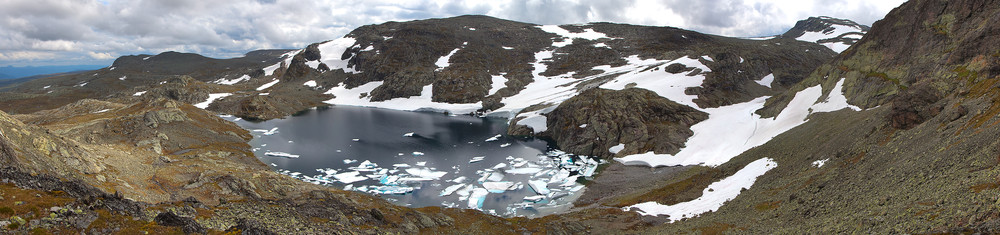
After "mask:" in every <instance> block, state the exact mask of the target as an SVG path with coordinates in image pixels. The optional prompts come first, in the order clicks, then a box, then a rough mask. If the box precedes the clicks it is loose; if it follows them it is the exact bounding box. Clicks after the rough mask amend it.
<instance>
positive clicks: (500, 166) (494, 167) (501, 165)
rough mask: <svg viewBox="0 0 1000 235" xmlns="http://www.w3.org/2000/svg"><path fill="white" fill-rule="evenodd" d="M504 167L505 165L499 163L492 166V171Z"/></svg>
mask: <svg viewBox="0 0 1000 235" xmlns="http://www.w3.org/2000/svg"><path fill="white" fill-rule="evenodd" d="M504 167H507V163H503V162H501V163H499V164H497V165H496V166H493V169H500V168H504Z"/></svg>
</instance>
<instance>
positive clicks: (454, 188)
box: [440, 184, 465, 197]
mask: <svg viewBox="0 0 1000 235" xmlns="http://www.w3.org/2000/svg"><path fill="white" fill-rule="evenodd" d="M463 186H465V184H456V185H452V186H448V187H447V188H444V191H441V194H440V196H442V197H444V196H448V195H451V194H452V193H455V191H458V189H460V188H462V187H463Z"/></svg>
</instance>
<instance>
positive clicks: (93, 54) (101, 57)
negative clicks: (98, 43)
mask: <svg viewBox="0 0 1000 235" xmlns="http://www.w3.org/2000/svg"><path fill="white" fill-rule="evenodd" d="M87 56H90V58H94V59H96V60H110V59H114V58H115V57H114V56H111V54H109V53H98V52H93V51H88V52H87Z"/></svg>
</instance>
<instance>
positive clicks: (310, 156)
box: [221, 106, 604, 217]
mask: <svg viewBox="0 0 1000 235" xmlns="http://www.w3.org/2000/svg"><path fill="white" fill-rule="evenodd" d="M221 117H222V118H224V119H227V120H230V121H234V122H236V123H237V124H239V125H240V126H242V127H243V128H245V129H247V130H250V132H251V133H252V134H253V136H254V139H253V140H252V141H250V145H251V146H252V147H253V151H254V153H255V154H256V155H257V158H258V159H260V160H261V161H262V162H264V163H265V164H268V165H270V166H271V167H272V168H273V169H275V170H276V171H278V172H280V173H282V174H285V175H289V176H292V177H295V178H297V179H301V180H304V181H307V182H311V183H314V184H321V185H327V186H330V187H337V188H342V189H345V190H353V191H359V192H365V193H368V194H372V195H376V196H379V197H382V198H384V199H386V200H388V201H390V202H393V203H396V204H399V205H404V206H409V207H427V206H445V207H451V208H463V209H465V208H472V209H479V210H482V211H484V212H487V213H491V214H494V215H498V216H506V217H511V216H529V217H535V216H544V215H547V214H552V213H559V212H563V211H566V210H568V209H569V208H570V207H572V202H573V200H575V199H576V198H577V197H579V195H580V194H581V193H582V192H583V190H584V186H583V184H581V182H585V181H586V179H587V178H589V177H591V176H593V174H594V172H595V171H596V170H597V167H598V165H600V164H602V163H604V161H602V160H599V159H596V158H590V157H585V156H574V155H571V154H566V153H564V152H561V151H559V150H556V149H554V145H553V144H551V143H549V142H547V141H543V140H540V139H534V138H515V137H508V136H506V135H503V134H502V133H505V132H506V130H507V122H508V120H507V119H503V118H486V117H476V116H470V115H447V114H442V113H433V112H409V111H398V110H389V109H378V108H367V107H354V106H332V107H322V108H317V109H310V110H307V111H303V112H301V113H299V114H296V115H294V116H291V117H287V118H285V119H275V120H270V121H264V122H250V121H246V120H242V119H240V118H237V117H233V116H228V115H223V116H221Z"/></svg>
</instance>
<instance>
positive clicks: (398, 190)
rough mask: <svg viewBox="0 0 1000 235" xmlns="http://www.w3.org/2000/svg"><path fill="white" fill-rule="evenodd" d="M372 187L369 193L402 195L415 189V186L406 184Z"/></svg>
mask: <svg viewBox="0 0 1000 235" xmlns="http://www.w3.org/2000/svg"><path fill="white" fill-rule="evenodd" d="M370 188H371V189H369V190H368V193H375V194H397V195H402V194H407V193H410V192H413V190H414V188H413V187H405V186H371V187H370Z"/></svg>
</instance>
